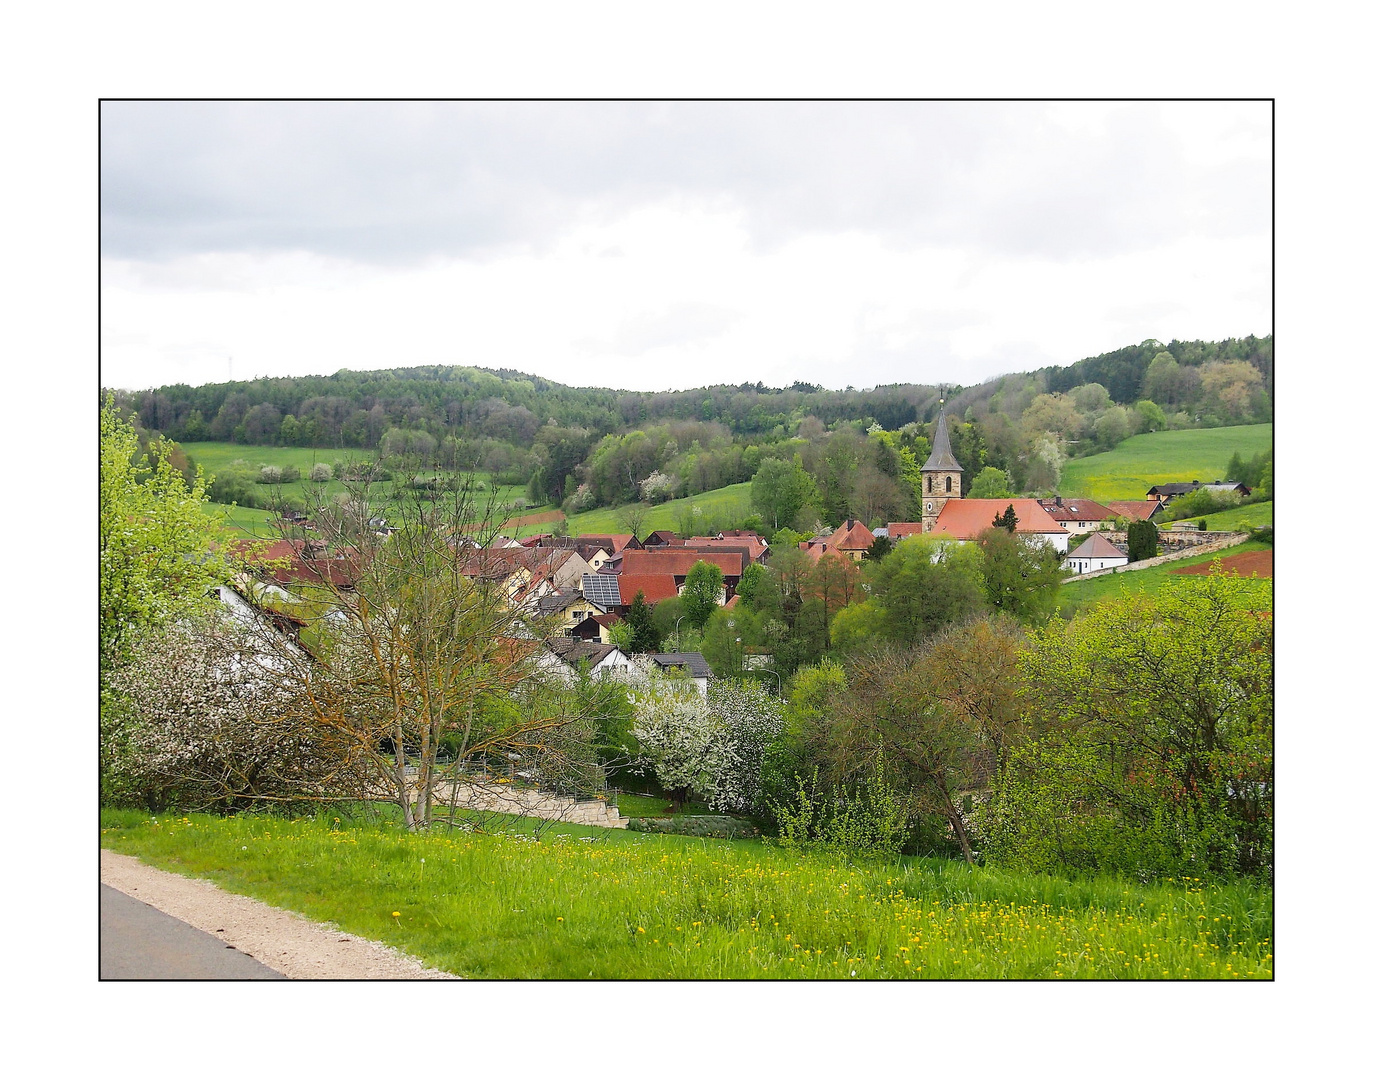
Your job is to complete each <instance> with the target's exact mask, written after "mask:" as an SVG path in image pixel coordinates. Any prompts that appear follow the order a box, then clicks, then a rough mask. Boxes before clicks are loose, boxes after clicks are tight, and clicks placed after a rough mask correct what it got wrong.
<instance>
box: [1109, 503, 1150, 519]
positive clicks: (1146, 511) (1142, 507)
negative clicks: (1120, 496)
mask: <svg viewBox="0 0 1373 1080" xmlns="http://www.w3.org/2000/svg"><path fill="white" fill-rule="evenodd" d="M1160 505H1161V504H1160V503H1158V502H1157V501H1155V500H1154V499H1127V500H1125V501H1121V502H1113V503H1107V504H1106V508H1107V509H1108V510H1110V511H1111V513H1113V514H1115V515H1117V516H1119V517H1123V518H1129V519H1130V520H1131V521H1148V520H1149V518H1150V517H1151V516H1153V515H1154V514H1157V513H1158V510H1159V506H1160Z"/></svg>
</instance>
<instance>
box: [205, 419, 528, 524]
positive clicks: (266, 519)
mask: <svg viewBox="0 0 1373 1080" xmlns="http://www.w3.org/2000/svg"><path fill="white" fill-rule="evenodd" d="M181 446H182V449H183V450H185V451H186V453H187V454H188V455H190V457H191V459H192V460H193V461H194V462H195V463H196V464H197V465H199V466H201V468H202V469H203V470H204V472H205V478H206V480H207V481H208V480H209V479H210V478H211V477H212V476H213V475H214V474H215V473H216V472H218V471H219V470H221V469H225V468H227V467H229V466H230V465H232V464H234V463H235V462H237V461H242V462H244V463H245V464H247V465H248V466H249V467H250V468H251V469H253V470H258V469H261V468H262V467H263V466H264V465H277V466H280V467H282V468H285V467H287V466H294V467H295V468H297V469H299V470H300V479H299V480H296V481H294V482H292V483H289V484H273V485H258V489H259V490H260V491H265V492H272V493H275V494H279V495H280V496H281V497H282V498H284V499H288V500H294V501H297V502H300V503H303V504H304V505H306V506H310V505H313V504H314V503H315V502H317V501H324V502H329V501H331V500H333V499H334V498H335V497H336V496H339V495H343V494H344V493H345V492H346V490H347V488H346V486H345V484H344V483H343V482H342V481H340V480H330V481H329V482H327V483H324V484H316V483H312V482H311V481H310V480H309V475H310V470H311V469H312V468H313V467H314V466H315V465H316V464H319V463H321V462H322V463H324V464H326V465H333V464H334V463H335V462H336V461H359V460H360V461H371V460H372V458H373V455H372V453H371V452H370V451H365V450H328V449H318V448H311V447H303V446H246V445H242V444H240V443H227V442H188V443H182V444H181ZM475 478H476V479H477V480H479V481H482V482H483V483H486V484H488V485H490V484H491V482H492V480H491V476H490V474H489V473H480V472H479V473H477V474H475ZM373 490H374V492H382V493H384V492H385V491H386V490H387V485H386V484H384V483H383V484H378V485H374V488H373ZM497 497H498V498H499V499H500V500H501V502H502V503H504V504H510V503H513V502H514V500H515V499H519V498H524V497H525V488H524V485H522V484H521V485H518V486H514V487H502V488H500V489H499V491H498V492H497ZM387 501H388V500H386V499H384V498H383V499H382V500H381V503H382V506H383V509H382V511H381V512H382V513H385V510H384V505H385V503H386V502H387ZM540 509H546V508H544V507H531V508H529V509H527V510H521V511H516V510H513V509H512V510H510V513H511V514H515V513H533V512H536V511H538V510H540ZM204 510H205V512H206V513H207V514H208V515H210V517H211V518H213V519H215V520H216V521H218V522H219V523H220V526H221V528H222V529H223V530H224V531H225V532H227V533H232V534H247V535H250V536H258V537H263V536H272V535H274V524H273V523H274V522H275V521H276V514H275V513H273V512H271V511H269V510H262V509H258V508H256V507H247V506H234V507H229V506H225V505H222V504H219V503H209V504H207V505H206V506H205V507H204ZM537 531H538V530H537V529H533V528H526V529H525V530H524V532H525V533H529V532H537Z"/></svg>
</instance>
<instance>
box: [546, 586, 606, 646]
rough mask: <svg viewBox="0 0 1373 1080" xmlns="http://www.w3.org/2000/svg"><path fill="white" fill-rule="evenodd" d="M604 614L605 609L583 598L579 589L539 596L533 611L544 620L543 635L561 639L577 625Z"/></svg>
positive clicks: (560, 590)
mask: <svg viewBox="0 0 1373 1080" xmlns="http://www.w3.org/2000/svg"><path fill="white" fill-rule="evenodd" d="M605 613H606V609H605V608H603V607H601V606H600V605H599V604H596V603H593V602H592V601H590V600H588V599H587V598H586V597H584V596H583V595H582V592H581V590H580V589H559V590H558V591H557V592H553V593H548V594H546V595H544V596H541V597H539V598H538V601H537V608H536V610H535V614H536V615H537V617H538V618H539V619H541V620H544V627H545V633H547V634H549V635H550V636H552V637H563V636H565V635H567V634H569V633H570V632H571V630H572V628H573V627H574V626H576V625H577V624H579V623H581V622H583V621H584V620H586V619H589V618H591V617H592V616H594V615H604V614H605Z"/></svg>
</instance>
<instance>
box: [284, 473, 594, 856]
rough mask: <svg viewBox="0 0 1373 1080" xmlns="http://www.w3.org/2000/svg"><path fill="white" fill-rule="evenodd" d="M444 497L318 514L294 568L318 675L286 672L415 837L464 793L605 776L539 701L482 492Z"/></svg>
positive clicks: (363, 496) (297, 607)
mask: <svg viewBox="0 0 1373 1080" xmlns="http://www.w3.org/2000/svg"><path fill="white" fill-rule="evenodd" d="M447 487H449V488H450V490H447V491H444V492H440V493H430V494H428V495H426V497H425V498H423V499H421V498H419V497H418V496H417V495H416V494H415V493H414V492H415V488H414V486H413V484H412V483H411V482H410V480H409V478H398V479H397V480H396V482H395V483H394V485H393V486H391V487H390V489H389V490H381V489H379V488H377V487H375V486H373V485H371V484H370V483H369V482H367V481H366V480H363V481H359V482H351V483H350V484H349V492H348V496H347V498H346V499H345V500H343V502H342V505H341V506H340V507H338V508H336V509H335V510H334V511H333V512H325V511H326V510H327V508H324V507H321V512H319V513H316V514H315V515H314V519H315V521H316V529H317V533H316V538H315V539H314V540H313V542H299V541H298V542H296V544H295V546H294V548H293V550H294V555H293V556H292V557H291V564H292V567H291V571H290V572H291V575H292V577H293V578H294V580H293V583H292V586H291V591H292V593H293V594H294V595H295V596H296V597H297V600H296V601H295V602H294V603H292V604H290V606H289V610H290V611H291V613H292V615H293V617H295V618H296V619H297V620H299V621H300V622H301V623H302V624H303V628H302V630H301V632H300V638H301V642H302V644H304V645H305V646H306V648H307V649H308V653H309V655H308V659H306V658H303V657H301V656H286V657H283V659H282V662H281V663H280V664H279V665H278V666H277V668H276V669H275V670H276V672H277V677H278V679H279V680H280V682H281V683H282V684H283V686H284V687H285V688H286V689H288V690H289V693H287V694H286V699H287V700H289V701H290V702H292V703H293V707H294V708H296V709H297V710H299V714H300V718H301V720H302V721H305V722H308V723H309V724H311V725H313V726H314V727H315V729H316V730H317V731H319V732H320V733H321V737H327V738H328V739H331V740H342V741H344V742H347V743H348V744H349V745H350V747H351V752H352V754H353V755H354V756H355V758H356V759H357V760H358V761H360V762H362V763H363V765H364V771H365V772H366V775H367V783H368V785H369V790H370V793H371V795H372V797H384V798H386V799H388V800H390V801H393V802H395V803H396V805H397V806H399V807H400V809H401V812H402V815H403V818H404V821H405V824H406V826H407V827H409V828H412V829H413V828H423V827H427V826H428V825H429V824H430V823H431V822H432V821H433V818H434V814H435V810H436V807H438V806H440V805H442V803H443V802H445V801H446V802H448V803H449V805H450V806H452V805H454V804H455V803H456V802H457V791H458V789H459V787H460V786H464V785H466V786H467V787H469V788H470V787H471V786H472V785H478V786H481V785H498V784H500V783H502V782H505V783H511V782H514V783H518V782H520V781H528V782H531V783H538V782H539V781H540V780H541V779H543V778H544V777H546V776H554V775H556V776H559V777H561V778H563V781H564V782H567V778H569V777H574V776H591V775H593V774H594V771H595V770H594V769H591V768H589V767H588V762H589V763H591V764H593V765H594V749H593V748H592V745H591V744H592V742H593V739H592V738H591V735H590V734H589V733H588V730H587V727H588V725H587V718H586V717H584V716H582V715H581V714H580V713H579V712H578V710H577V709H576V708H575V707H573V706H571V705H570V704H569V703H568V702H569V699H567V698H565V697H563V698H559V697H557V696H552V697H550V696H548V695H543V696H540V695H538V694H536V693H534V692H533V691H534V688H535V687H536V686H537V684H538V683H539V681H540V679H541V677H543V676H542V673H541V667H540V663H541V661H542V660H543V658H544V655H545V654H544V650H543V646H542V643H541V642H540V641H539V639H538V637H537V636H536V634H535V633H534V631H533V630H532V629H531V625H530V620H529V618H528V617H527V616H526V615H525V614H524V613H523V611H522V608H521V602H522V600H524V599H526V597H525V596H524V595H523V594H522V593H521V585H520V582H519V581H518V580H517V581H515V582H513V583H512V581H511V579H510V576H509V573H508V571H509V569H510V565H511V564H510V563H509V562H508V561H506V560H500V559H498V558H496V557H495V556H494V555H493V554H492V552H491V551H490V550H489V549H488V548H487V545H489V544H490V542H491V541H492V539H493V538H494V537H495V535H496V533H497V532H498V531H499V529H500V527H501V526H502V525H503V524H504V523H505V518H504V514H503V513H502V509H501V507H499V506H498V505H495V504H494V503H493V502H491V501H490V500H489V499H488V500H480V499H478V498H477V496H476V493H475V491H474V487H473V479H472V477H471V476H466V477H459V478H457V479H456V480H455V482H454V483H452V484H451V485H447ZM383 511H384V521H385V525H384V526H383V524H382V517H383Z"/></svg>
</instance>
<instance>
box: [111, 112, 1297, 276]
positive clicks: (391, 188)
mask: <svg viewBox="0 0 1373 1080" xmlns="http://www.w3.org/2000/svg"><path fill="white" fill-rule="evenodd" d="M1214 104H1215V103H1209V104H1208V103H1200V104H1195V103H1185V102H1175V103H1169V104H1166V105H1163V104H1152V105H1151V104H1147V103H1146V104H1123V105H1121V106H1119V107H1118V108H1117V109H1116V110H1115V111H1114V112H1113V113H1112V114H1111V115H1110V116H1109V118H1108V119H1107V121H1106V122H1105V124H1104V128H1103V130H1102V132H1101V133H1100V134H1099V135H1094V136H1084V135H1082V134H1080V133H1077V132H1074V131H1069V130H1067V129H1065V128H1063V127H1062V126H1059V125H1057V124H1056V123H1055V122H1054V121H1053V120H1052V119H1051V115H1050V111H1049V110H1047V109H1046V108H1045V107H1044V106H1041V105H1039V104H1036V103H1029V102H1019V103H1017V102H1010V103H978V102H961V103H960V102H933V103H932V102H809V103H808V102H799V103H797V102H753V103H728V102H695V103H692V102H678V103H651V102H650V103H639V102H608V103H597V102H456V103H386V102H374V103H367V102H352V103H349V102H343V103H326V102H317V103H309V102H297V103H289V102H288V103H278V102H225V103H214V102H209V103H204V102H183V103H178V102H108V103H106V104H105V105H104V107H103V109H102V126H101V221H102V245H103V248H104V251H105V253H106V254H109V255H113V256H117V257H128V258H139V259H147V258H164V257H168V256H175V255H182V254H187V253H194V252H202V251H281V250H290V249H296V248H300V249H305V250H310V251H316V252H319V253H322V254H326V255H332V256H339V257H345V258H352V259H357V260H361V261H372V262H391V261H413V260H416V259H421V258H424V257H427V256H433V255H449V256H462V257H468V258H472V257H477V258H479V257H483V256H487V255H492V254H496V253H500V252H503V251H506V250H509V249H510V248H512V247H515V248H522V247H534V248H537V247H540V246H542V245H544V244H547V243H549V242H551V241H552V240H553V239H555V238H556V237H557V235H558V234H559V233H560V232H561V231H562V230H563V229H565V228H567V227H568V226H570V225H572V224H574V223H576V222H578V221H583V220H588V219H592V220H594V219H598V218H607V217H612V216H616V215H618V214H620V213H623V212H625V211H626V210H629V209H632V208H634V207H635V206H640V205H644V204H647V203H650V202H653V201H655V200H658V199H662V198H664V197H667V196H671V195H686V196H690V197H696V198H701V199H708V200H715V201H724V202H726V203H728V204H732V205H736V206H738V207H739V208H740V209H742V210H743V211H744V214H745V220H746V221H747V223H748V226H749V228H750V231H751V234H752V236H753V237H754V241H755V243H757V244H758V245H760V246H763V247H772V246H775V245H777V244H780V243H783V242H785V241H787V240H789V239H791V238H794V237H796V236H799V235H802V234H805V233H812V232H817V231H835V230H862V231H866V232H872V233H875V234H877V235H879V236H881V237H882V238H883V239H884V241H885V242H886V243H888V244H890V245H892V246H895V247H903V248H904V247H911V246H917V245H925V244H950V245H952V244H958V245H960V246H966V245H968V244H969V243H972V244H975V245H976V246H978V247H981V248H983V249H984V250H987V251H991V252H995V253H1000V254H1010V255H1017V254H1037V255H1048V256H1050V257H1055V258H1075V257H1081V256H1088V255H1093V254H1100V253H1103V252H1108V251H1110V252H1115V251H1120V250H1122V249H1123V250H1130V249H1133V248H1139V247H1149V246H1152V245H1153V244H1155V243H1157V242H1159V239H1160V238H1161V237H1164V236H1172V235H1177V234H1178V233H1179V232H1203V233H1208V234H1226V235H1230V234H1233V233H1236V232H1246V231H1248V232H1252V231H1254V230H1257V229H1266V228H1267V225H1268V209H1267V207H1268V205H1269V203H1270V201H1271V193H1270V191H1269V188H1268V175H1267V168H1268V163H1267V161H1266V160H1263V161H1254V162H1239V163H1227V164H1224V165H1220V164H1217V165H1215V166H1211V165H1208V163H1206V162H1190V161H1188V160H1186V158H1185V155H1184V153H1183V151H1182V148H1181V146H1180V145H1179V143H1178V141H1177V140H1176V139H1174V138H1173V137H1172V136H1171V135H1170V133H1169V125H1168V122H1167V114H1168V113H1169V111H1170V110H1186V109H1189V108H1191V109H1200V108H1208V107H1211V106H1213V105H1214ZM1064 107H1065V106H1059V108H1064ZM1069 107H1070V106H1069ZM1237 108H1238V107H1237ZM1264 109H1266V106H1259V105H1255V106H1253V107H1252V109H1250V110H1247V115H1243V116H1242V117H1241V121H1240V122H1241V123H1243V124H1247V125H1249V126H1250V127H1259V128H1263V129H1264V130H1266V128H1264V125H1266V115H1267V114H1266V112H1264V111H1263V110H1264ZM1245 111H1246V110H1241V112H1242V113H1244V112H1245Z"/></svg>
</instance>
